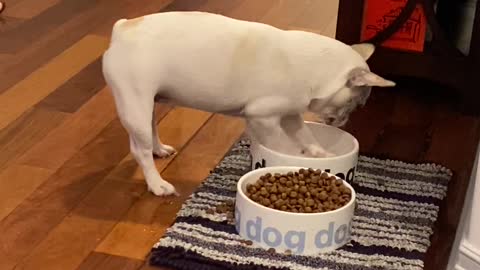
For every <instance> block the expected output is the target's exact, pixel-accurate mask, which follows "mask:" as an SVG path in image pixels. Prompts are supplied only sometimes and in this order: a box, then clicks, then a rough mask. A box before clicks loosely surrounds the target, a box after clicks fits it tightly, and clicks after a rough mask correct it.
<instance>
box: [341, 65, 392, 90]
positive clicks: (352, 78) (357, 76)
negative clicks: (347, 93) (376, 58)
mask: <svg viewBox="0 0 480 270" xmlns="http://www.w3.org/2000/svg"><path fill="white" fill-rule="evenodd" d="M347 85H348V86H379V87H392V86H395V83H394V82H392V81H389V80H386V79H384V78H382V77H380V76H378V75H377V74H375V73H373V72H371V71H368V70H365V69H356V70H354V71H352V72H351V73H350V74H349V78H348V82H347Z"/></svg>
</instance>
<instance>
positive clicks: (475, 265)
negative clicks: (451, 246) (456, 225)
mask: <svg viewBox="0 0 480 270" xmlns="http://www.w3.org/2000/svg"><path fill="white" fill-rule="evenodd" d="M458 253H459V254H458V260H457V263H456V264H455V267H454V269H455V270H480V249H478V248H477V247H474V246H473V245H471V244H470V243H469V242H468V241H465V240H463V241H462V243H461V244H460V248H459V250H458Z"/></svg>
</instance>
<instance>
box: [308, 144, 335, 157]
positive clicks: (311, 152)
mask: <svg viewBox="0 0 480 270" xmlns="http://www.w3.org/2000/svg"><path fill="white" fill-rule="evenodd" d="M303 152H304V153H305V154H307V155H308V156H311V157H318V158H326V157H333V156H335V154H333V153H330V152H328V151H326V150H325V149H323V148H322V147H320V146H318V145H309V146H308V147H307V148H306V149H305V150H304V151H303Z"/></svg>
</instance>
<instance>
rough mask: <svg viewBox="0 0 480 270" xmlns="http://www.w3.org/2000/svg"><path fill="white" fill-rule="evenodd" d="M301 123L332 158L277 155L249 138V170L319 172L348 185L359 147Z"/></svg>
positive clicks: (335, 131) (325, 128)
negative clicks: (294, 168) (272, 168)
mask: <svg viewBox="0 0 480 270" xmlns="http://www.w3.org/2000/svg"><path fill="white" fill-rule="evenodd" d="M305 123H306V125H307V126H308V127H309V128H310V129H311V130H312V133H313V135H314V136H315V138H316V139H317V140H318V142H319V143H320V144H321V145H322V147H324V148H325V149H326V150H327V151H329V152H331V153H334V154H335V156H333V157H326V158H312V157H305V156H300V155H297V156H296V155H291V154H289V153H280V152H277V151H274V150H272V149H269V148H267V147H265V146H263V145H261V144H259V143H258V142H256V140H255V139H254V138H252V139H251V141H252V142H251V147H250V152H251V155H252V169H253V170H255V169H258V168H265V167H270V166H300V167H305V168H313V169H320V170H322V171H326V172H328V173H331V174H334V175H336V176H338V177H340V178H342V179H344V180H346V181H347V182H350V183H352V181H353V179H354V177H355V171H356V167H357V162H358V151H359V144H358V141H357V139H356V138H355V137H353V136H352V135H351V134H350V133H348V132H346V131H344V130H341V129H339V128H336V127H333V126H329V125H324V124H320V123H315V122H308V121H307V122H305Z"/></svg>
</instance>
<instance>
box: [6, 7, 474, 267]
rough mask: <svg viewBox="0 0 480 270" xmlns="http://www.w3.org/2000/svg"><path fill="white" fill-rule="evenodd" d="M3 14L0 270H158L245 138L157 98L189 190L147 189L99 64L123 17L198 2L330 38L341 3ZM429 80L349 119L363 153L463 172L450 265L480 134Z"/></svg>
mask: <svg viewBox="0 0 480 270" xmlns="http://www.w3.org/2000/svg"><path fill="white" fill-rule="evenodd" d="M7 5H8V8H7V10H5V12H4V13H3V14H2V17H3V21H4V23H3V24H0V232H1V233H0V270H11V269H61V270H69V269H71V270H74V269H79V270H86V269H102V270H108V269H123V270H130V269H131V270H135V269H152V268H150V267H149V266H148V265H147V264H146V263H145V260H146V257H147V256H148V252H149V250H150V248H151V247H152V245H153V244H154V243H155V242H156V241H157V240H158V239H159V237H161V236H162V234H163V232H164V231H165V230H166V228H168V226H169V225H170V224H171V222H172V221H173V219H174V218H175V215H176V213H177V211H178V210H179V208H180V206H181V204H182V202H183V201H184V200H185V199H186V198H187V197H188V195H189V194H191V192H193V190H194V189H195V188H196V187H197V186H198V184H199V183H200V182H201V181H202V180H203V179H204V178H205V177H206V176H207V175H208V173H209V171H210V169H211V168H213V167H214V166H215V165H216V164H217V163H218V161H219V160H220V159H221V158H222V156H223V155H224V154H225V153H226V151H227V150H228V149H229V147H230V146H231V145H232V144H233V143H234V142H235V140H236V139H237V138H238V137H239V136H240V135H241V134H242V132H243V129H244V125H243V122H242V121H241V120H240V119H236V118H230V117H225V116H222V115H212V114H210V113H206V112H200V111H196V110H191V109H187V108H172V107H169V106H158V107H157V109H156V112H157V115H158V121H159V122H158V127H159V130H161V135H160V136H161V137H162V140H163V141H165V142H166V143H168V144H171V145H173V146H175V147H176V148H177V149H178V150H180V151H179V153H178V155H176V156H175V157H171V158H169V159H163V160H157V161H156V164H157V167H158V168H159V170H161V171H162V174H163V176H164V177H166V178H167V179H168V180H169V181H171V182H172V183H173V184H175V186H176V187H177V189H178V191H179V192H180V193H181V195H180V196H179V197H175V198H172V197H168V198H158V197H155V196H153V195H151V194H150V193H149V192H147V191H146V186H145V183H144V181H143V176H142V174H141V172H140V170H139V168H138V166H137V164H136V163H135V162H134V160H133V159H132V157H131V156H130V155H129V146H128V139H127V134H126V132H125V131H124V129H123V128H122V126H121V124H120V122H119V120H118V118H117V116H116V111H115V107H114V104H113V100H112V97H111V95H110V93H109V91H108V89H107V88H106V86H105V82H104V80H103V77H102V74H101V68H100V67H101V65H100V56H101V54H102V52H103V51H104V50H105V49H106V47H107V46H108V41H109V33H110V29H111V26H112V24H113V22H114V21H115V20H117V19H120V18H123V17H127V18H131V17H135V16H138V15H142V14H147V13H152V12H157V11H160V10H163V11H173V10H201V11H209V12H215V13H221V14H224V15H227V16H231V17H234V18H239V19H244V20H251V21H259V22H264V23H268V24H272V25H274V26H277V27H280V28H284V29H302V30H307V31H313V32H317V33H323V34H325V35H329V36H334V33H335V22H336V11H337V1H336V0H330V1H312V0H262V1H256V0H229V1H226V0H102V1H80V0H42V1H38V0H10V1H8V0H7ZM437 89H440V88H439V87H434V86H431V85H428V84H425V83H423V84H412V83H408V82H406V81H399V87H397V88H396V89H394V90H391V89H390V90H377V91H374V93H373V95H372V98H371V99H370V100H369V102H368V104H367V106H366V107H365V108H363V109H361V110H359V111H358V112H356V113H355V114H354V115H353V116H352V119H351V121H350V123H349V124H348V125H347V129H348V130H349V131H350V132H352V133H353V134H354V135H355V136H356V137H357V138H358V139H359V141H360V144H361V152H362V153H363V154H368V155H373V156H379V157H388V158H393V159H402V160H405V161H411V162H437V163H441V164H443V165H445V166H448V167H449V168H451V169H453V170H454V171H455V176H454V179H453V181H452V182H451V184H450V188H449V192H448V198H447V200H446V201H445V202H444V203H443V206H442V209H441V214H440V218H439V222H438V223H437V226H436V228H435V235H434V236H433V238H432V247H431V248H430V250H429V253H428V256H427V259H426V269H442V268H444V267H446V260H448V254H449V252H450V248H451V245H452V242H453V238H454V237H455V231H456V227H457V224H458V221H459V217H460V212H461V208H462V205H463V199H464V194H465V191H466V188H467V183H468V180H469V176H470V172H471V170H472V165H473V158H474V155H475V150H476V147H477V143H478V139H479V137H480V125H479V120H478V118H475V117H472V116H467V115H463V114H461V113H459V112H458V111H457V110H456V108H455V106H454V102H453V101H452V99H451V98H450V97H449V96H445V95H443V94H439V93H438V92H437V91H436V90H437Z"/></svg>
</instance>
